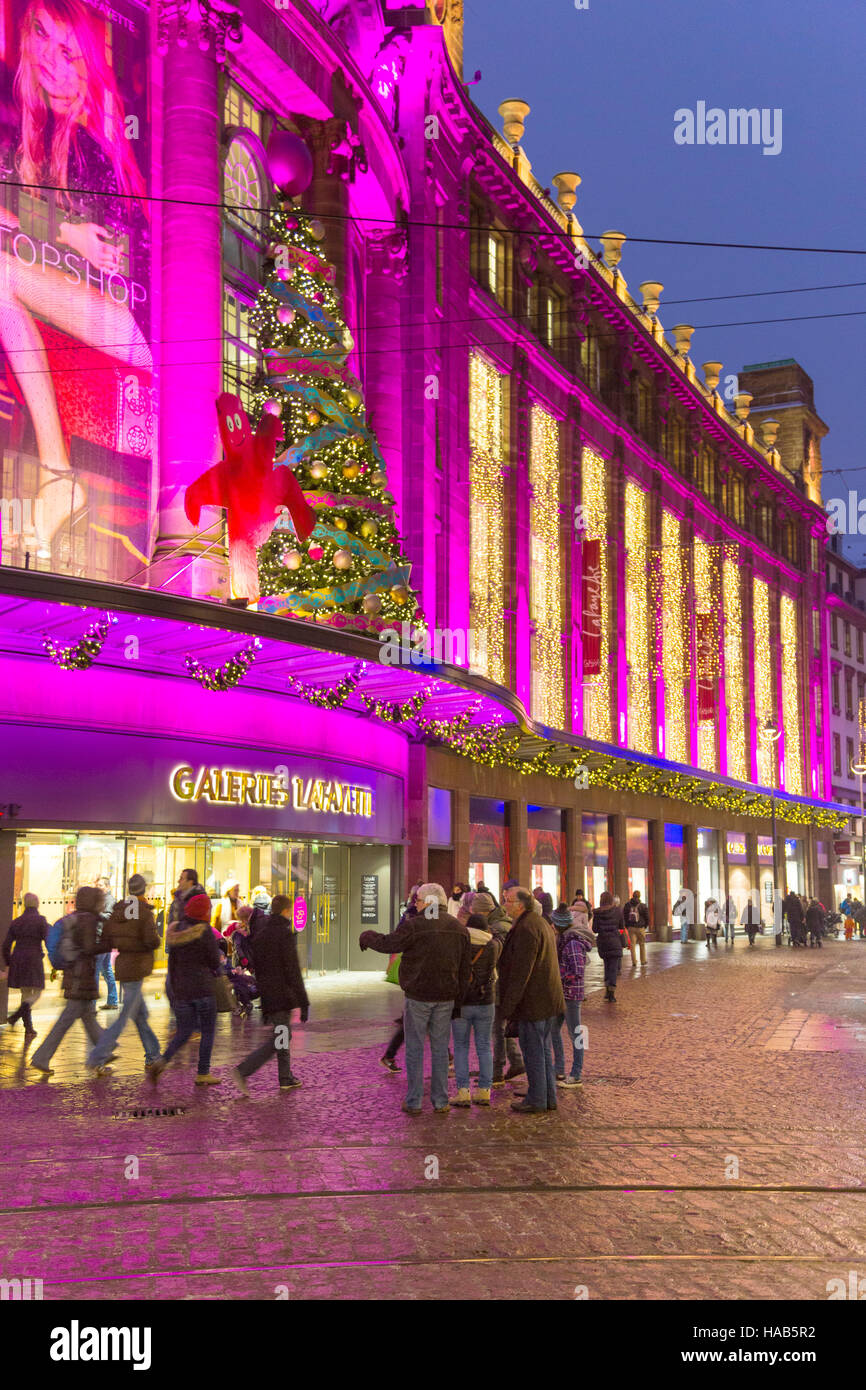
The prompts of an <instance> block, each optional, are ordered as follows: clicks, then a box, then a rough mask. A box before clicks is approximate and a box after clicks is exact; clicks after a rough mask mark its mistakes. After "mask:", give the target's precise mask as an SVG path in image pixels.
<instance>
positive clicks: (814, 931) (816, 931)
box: [803, 898, 824, 946]
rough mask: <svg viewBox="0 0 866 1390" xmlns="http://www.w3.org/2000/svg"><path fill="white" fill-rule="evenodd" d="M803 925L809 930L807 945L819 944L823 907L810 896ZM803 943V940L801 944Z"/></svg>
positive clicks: (821, 931)
mask: <svg viewBox="0 0 866 1390" xmlns="http://www.w3.org/2000/svg"><path fill="white" fill-rule="evenodd" d="M805 926H806V927H807V928H808V930H809V945H810V946H820V945H821V944H822V942H821V937H822V936H823V935H824V909H823V908H822V906H821V904H820V903H819V902H818V901H817V900H816V899H815V898H812V900H811V902H810V903H809V906H808V908H807V909H806V922H805ZM805 944H806V943H805V941H804V942H803V945H804V946H805Z"/></svg>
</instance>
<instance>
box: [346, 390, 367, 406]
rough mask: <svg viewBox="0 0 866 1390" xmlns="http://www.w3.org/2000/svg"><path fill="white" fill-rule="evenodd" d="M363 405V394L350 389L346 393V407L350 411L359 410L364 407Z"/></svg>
mask: <svg viewBox="0 0 866 1390" xmlns="http://www.w3.org/2000/svg"><path fill="white" fill-rule="evenodd" d="M363 404H364V397H363V396H362V395H361V392H360V391H355V390H353V389H352V388H351V387H350V388H349V390H348V391H347V392H346V405H347V406H348V407H349V409H350V410H357V409H358V407H359V406H362V405H363Z"/></svg>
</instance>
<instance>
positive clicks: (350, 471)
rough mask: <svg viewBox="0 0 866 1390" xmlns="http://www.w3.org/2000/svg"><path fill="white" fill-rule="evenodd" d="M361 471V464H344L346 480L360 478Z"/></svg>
mask: <svg viewBox="0 0 866 1390" xmlns="http://www.w3.org/2000/svg"><path fill="white" fill-rule="evenodd" d="M360 471H361V465H360V463H344V464H343V477H344V478H357V476H358V474H359V473H360Z"/></svg>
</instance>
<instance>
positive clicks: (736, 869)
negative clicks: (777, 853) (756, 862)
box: [725, 831, 752, 922]
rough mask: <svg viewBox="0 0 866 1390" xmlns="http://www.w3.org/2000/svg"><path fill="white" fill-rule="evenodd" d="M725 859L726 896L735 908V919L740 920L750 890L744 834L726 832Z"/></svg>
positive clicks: (750, 880)
mask: <svg viewBox="0 0 866 1390" xmlns="http://www.w3.org/2000/svg"><path fill="white" fill-rule="evenodd" d="M725 859H726V860H727V867H728V896H729V897H730V898H732V899H733V901H734V904H735V905H736V908H737V920H738V921H739V922H741V921H742V918H743V912H744V910H745V907H746V904H747V902H748V901H749V894H750V893H751V891H752V873H751V867H750V863H749V851H748V843H747V839H746V836H745V834H736V833H734V832H733V831H730V832H729V833H728V835H727V836H726V838H725Z"/></svg>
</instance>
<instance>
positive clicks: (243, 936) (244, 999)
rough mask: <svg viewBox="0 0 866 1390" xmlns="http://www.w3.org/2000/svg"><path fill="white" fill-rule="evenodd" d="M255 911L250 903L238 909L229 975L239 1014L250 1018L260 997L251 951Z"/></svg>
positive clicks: (243, 904) (233, 933)
mask: <svg viewBox="0 0 866 1390" xmlns="http://www.w3.org/2000/svg"><path fill="white" fill-rule="evenodd" d="M252 914H253V909H252V907H250V905H249V903H242V904H241V905H240V907H239V908H238V925H237V927H236V929H235V931H233V932H232V936H231V948H232V956H231V963H230V964H228V963H227V964H228V969H227V972H226V973H227V975H228V977H229V981H230V982H231V986H232V989H233V990H234V992H235V998H236V1000H237V1003H238V1014H239V1016H240V1017H241V1018H249V1016H250V1014H251V1013H252V1011H253V1001H254V1000H255V999H258V997H259V987H258V985H257V984H256V977H255V975H254V974H253V959H252V950H251V949H250V918H251V916H252Z"/></svg>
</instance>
